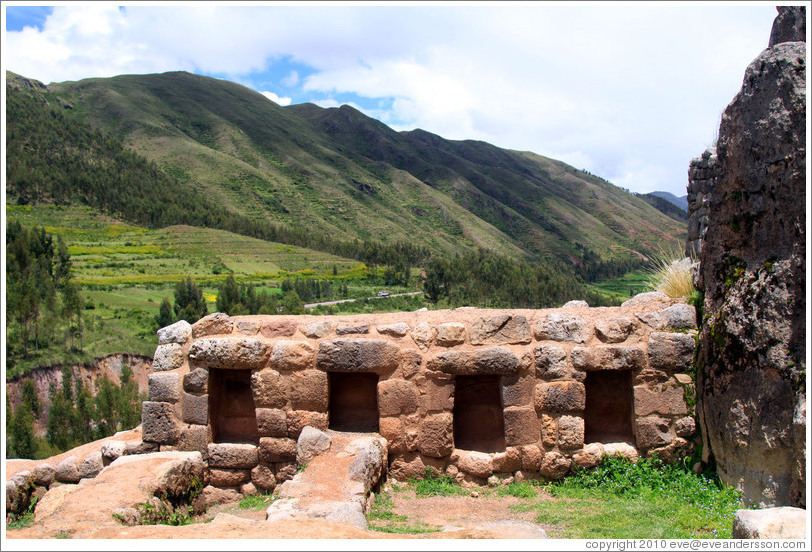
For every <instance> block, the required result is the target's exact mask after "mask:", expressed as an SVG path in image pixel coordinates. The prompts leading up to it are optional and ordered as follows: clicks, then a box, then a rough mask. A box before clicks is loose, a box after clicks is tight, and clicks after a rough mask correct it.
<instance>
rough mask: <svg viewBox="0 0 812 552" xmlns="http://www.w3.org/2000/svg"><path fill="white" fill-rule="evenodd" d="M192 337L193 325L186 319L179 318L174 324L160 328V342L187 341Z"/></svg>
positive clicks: (163, 343)
mask: <svg viewBox="0 0 812 552" xmlns="http://www.w3.org/2000/svg"><path fill="white" fill-rule="evenodd" d="M190 337H192V325H191V324H189V323H188V322H187V321H186V320H179V321H177V322H175V323H174V324H171V325H169V326H166V327H163V328H161V329H160V330H158V344H159V345H166V344H167V343H181V344H183V343H186V342H187V341H188V340H189V338H190Z"/></svg>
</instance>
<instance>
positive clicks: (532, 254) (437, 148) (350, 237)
mask: <svg viewBox="0 0 812 552" xmlns="http://www.w3.org/2000/svg"><path fill="white" fill-rule="evenodd" d="M7 79H8V85H7V89H8V90H11V89H12V88H13V89H15V90H16V92H15V93H16V94H17V95H28V96H29V97H32V98H33V97H35V96H36V95H38V96H39V97H40V98H41V99H40V100H37V101H45V102H47V103H48V104H49V105H50V106H51V108H52V109H54V110H56V111H58V112H59V113H60V114H61V115H60V116H62V117H63V118H64V121H65V124H69V123H70V122H73V123H75V124H82V125H87V126H88V127H89V128H91V129H93V130H94V131H96V132H99V133H100V135H101V136H104V137H106V138H107V139H110V140H117V141H119V142H120V143H121V144H123V146H124V147H125V149H127V150H128V151H131V152H134V154H136V155H138V156H139V158H143V159H145V160H147V162H148V163H149V166H150V167H154V168H155V170H157V171H158V172H159V173H160V175H161V176H156V177H154V180H156V181H157V180H161V179H162V178H167V179H169V180H168V182H171V184H168V185H170V186H172V187H174V189H175V190H176V191H178V192H180V195H182V196H183V197H185V198H187V199H191V198H195V199H193V202H194V203H199V204H200V206H201V208H203V207H205V210H206V211H207V212H208V211H211V212H212V213H215V212H218V213H219V214H218V215H217V217H219V219H217V217H215V216H214V215H213V214H212V215H211V216H209V220H210V221H211V220H215V219H217V220H225V219H229V217H235V218H237V219H239V221H240V222H239V224H237V223H234V225H235V226H245V225H246V224H247V223H246V222H245V221H250V222H251V223H253V224H255V225H267V224H272V225H277V226H275V228H285V229H288V231H289V232H293V233H297V235H304V236H308V237H309V238H310V239H311V240H312V241H314V242H319V243H321V242H325V243H326V242H328V241H329V240H333V241H338V242H341V243H353V242H354V240H359V241H361V242H363V241H374V242H376V243H381V244H384V245H391V246H394V245H395V244H398V243H403V242H405V243H409V244H413V245H415V246H419V247H422V248H425V249H426V250H427V251H429V252H432V253H437V254H443V255H450V254H455V253H464V252H466V251H471V250H473V249H474V248H476V247H482V248H486V249H490V250H493V251H496V252H499V253H500V254H503V255H507V256H510V257H513V258H515V259H530V260H536V261H538V260H542V259H549V260H558V261H562V262H565V263H572V264H574V265H576V266H578V265H581V266H583V265H585V264H589V263H592V264H594V263H600V262H613V263H620V264H621V265H624V266H625V265H627V264H628V263H634V262H635V261H637V260H639V259H642V258H644V257H646V256H648V255H650V254H652V253H654V252H656V251H658V250H662V249H664V248H667V246H668V245H677V246H679V245H680V244H681V243H682V242H683V241H684V234H685V230H686V228H685V224H684V223H682V222H678V221H675V220H674V219H672V218H670V217H668V216H665V215H664V214H663V213H661V212H660V211H658V210H657V209H655V208H653V207H652V206H651V205H649V204H648V203H647V202H646V201H644V200H643V199H641V198H638V197H635V196H634V195H633V194H630V193H628V192H625V191H624V190H621V189H620V188H618V187H616V186H613V185H612V184H610V183H609V182H607V181H605V180H603V179H601V178H599V177H595V176H592V175H589V174H587V173H584V172H582V171H580V170H577V169H574V168H573V167H570V166H568V165H566V164H564V163H562V162H560V161H556V160H553V159H548V158H545V157H542V156H539V155H536V154H533V153H530V152H519V151H512V150H506V149H501V148H498V147H495V146H493V145H491V144H487V143H484V142H477V141H469V140H466V141H453V140H446V139H443V138H442V137H440V136H437V135H434V134H431V133H429V132H426V131H424V130H419V129H418V130H414V131H409V132H396V131H394V130H392V129H391V128H389V127H387V126H386V125H384V124H383V123H381V122H379V121H377V120H375V119H372V118H370V117H367V116H366V115H364V114H362V113H361V112H359V111H357V110H355V109H353V108H351V107H349V106H342V107H340V108H331V109H323V108H320V107H318V106H315V105H313V104H302V105H295V106H289V107H280V106H278V105H277V104H275V103H273V102H271V101H270V100H268V99H267V98H265V97H264V96H262V95H261V94H259V93H257V92H254V91H252V90H250V89H248V88H245V87H243V86H240V85H238V84H235V83H231V82H227V81H223V80H217V79H212V78H208V77H202V76H198V75H193V74H189V73H184V72H170V73H163V74H158V75H122V76H118V77H113V78H105V79H85V80H81V81H76V82H63V83H56V84H51V85H49V86H47V87H44V86H43V85H42V84H40V83H37V82H36V81H31V80H29V79H24V78H21V77H18V76H14V75H13V74H7ZM54 117H56V115H54ZM12 126H13V125H12ZM13 132H14V129H13V128H12V129H11V130H10V136H11V134H12V133H13ZM107 178H108V181H107V182H106V183H105V185H104V186H102V187H103V188H104V189H105V190H106V191H105V193H108V194H109V193H111V192H109V190H110V189H115V188H116V182H117V179H116V177H115V175H108V177H107ZM9 189H10V190H11V191H10V192H9V191H8V190H7V199H8V200H9V201H20V197H18V196H19V191H20V190H21V189H22V187H21V186H15V185H14V183H13V182H11V183H10V186H9ZM15 194H17V196H15ZM173 201H174V200H173ZM167 207H171V204H170V205H168V206H167ZM229 220H231V219H229ZM155 224H161V222H156V223H155ZM208 224H211V222H209V223H208ZM263 228H264V227H263ZM235 231H239V229H237V230H235ZM257 232H259V231H258V230H256V231H255V234H256V233H257ZM307 245H309V246H314V245H312V244H307ZM316 248H318V247H316Z"/></svg>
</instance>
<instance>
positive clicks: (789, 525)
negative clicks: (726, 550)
mask: <svg viewBox="0 0 812 552" xmlns="http://www.w3.org/2000/svg"><path fill="white" fill-rule="evenodd" d="M807 517H808V516H807V511H806V510H804V509H803V508H793V507H791V506H782V507H778V508H764V509H763V510H743V509H742V510H736V513H735V515H734V516H733V531H732V533H731V537H732V538H734V539H799V540H800V539H805V538H806V537H807V535H806V520H807Z"/></svg>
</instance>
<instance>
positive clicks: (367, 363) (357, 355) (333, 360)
mask: <svg viewBox="0 0 812 552" xmlns="http://www.w3.org/2000/svg"><path fill="white" fill-rule="evenodd" d="M399 364H400V348H399V347H398V346H397V345H395V344H394V343H391V342H390V341H386V340H384V339H361V338H349V337H344V338H337V339H333V340H331V341H322V342H321V343H319V352H318V355H317V356H316V367H317V368H318V369H319V370H324V371H327V372H330V371H338V372H375V373H379V374H380V373H386V372H392V371H394V370H396V369H397V367H398V365H399Z"/></svg>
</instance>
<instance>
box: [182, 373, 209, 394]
mask: <svg viewBox="0 0 812 552" xmlns="http://www.w3.org/2000/svg"><path fill="white" fill-rule="evenodd" d="M183 390H184V391H186V392H187V393H198V394H203V393H208V392H209V371H208V370H207V369H205V368H195V369H194V370H192V371H191V372H188V373H186V374H184V375H183Z"/></svg>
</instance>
